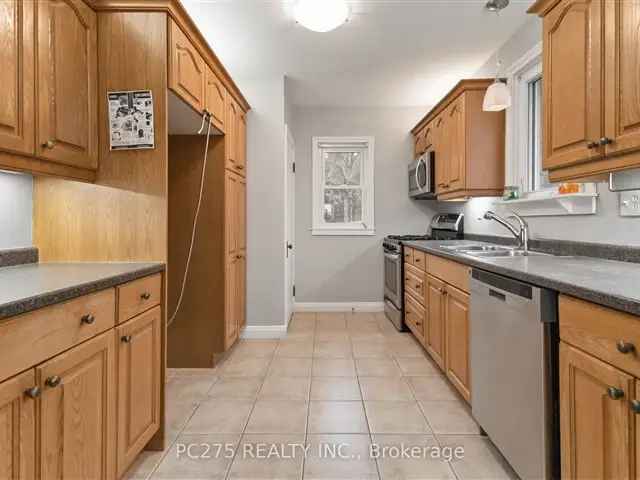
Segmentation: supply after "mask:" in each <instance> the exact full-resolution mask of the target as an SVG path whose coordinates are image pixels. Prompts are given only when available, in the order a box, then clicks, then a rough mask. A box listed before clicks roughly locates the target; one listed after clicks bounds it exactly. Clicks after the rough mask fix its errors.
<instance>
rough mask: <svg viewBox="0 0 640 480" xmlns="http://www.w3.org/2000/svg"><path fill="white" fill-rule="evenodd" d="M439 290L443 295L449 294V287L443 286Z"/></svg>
mask: <svg viewBox="0 0 640 480" xmlns="http://www.w3.org/2000/svg"><path fill="white" fill-rule="evenodd" d="M438 292H440V293H441V294H443V295H446V294H447V289H446V288H444V287H441V288H440V289H438Z"/></svg>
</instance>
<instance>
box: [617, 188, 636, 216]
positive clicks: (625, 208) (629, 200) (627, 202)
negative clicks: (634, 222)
mask: <svg viewBox="0 0 640 480" xmlns="http://www.w3.org/2000/svg"><path fill="white" fill-rule="evenodd" d="M620 216H621V217H640V190H631V191H629V192H620Z"/></svg>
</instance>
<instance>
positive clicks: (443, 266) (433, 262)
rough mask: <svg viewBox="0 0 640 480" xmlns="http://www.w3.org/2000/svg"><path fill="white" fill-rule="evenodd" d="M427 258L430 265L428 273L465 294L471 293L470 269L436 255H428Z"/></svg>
mask: <svg viewBox="0 0 640 480" xmlns="http://www.w3.org/2000/svg"><path fill="white" fill-rule="evenodd" d="M426 257H427V258H426V261H427V263H428V268H427V270H426V271H427V273H429V274H431V275H433V276H434V277H437V278H439V279H440V280H444V281H445V282H447V283H448V284H450V285H453V286H454V287H456V288H459V289H460V290H462V291H463V292H466V293H469V274H470V273H471V268H470V267H468V266H466V265H462V264H461V263H457V262H452V261H451V260H447V259H446V258H441V257H437V256H435V255H427V256H426Z"/></svg>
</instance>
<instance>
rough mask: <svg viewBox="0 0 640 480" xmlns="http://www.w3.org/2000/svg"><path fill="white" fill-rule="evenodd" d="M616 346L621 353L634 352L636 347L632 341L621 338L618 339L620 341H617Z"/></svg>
mask: <svg viewBox="0 0 640 480" xmlns="http://www.w3.org/2000/svg"><path fill="white" fill-rule="evenodd" d="M616 348H617V349H618V351H619V352H620V353H624V354H627V353H631V352H633V351H634V350H635V349H636V346H635V345H634V344H633V343H631V342H625V341H624V340H620V341H618V343H616Z"/></svg>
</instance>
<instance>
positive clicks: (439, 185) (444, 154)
mask: <svg viewBox="0 0 640 480" xmlns="http://www.w3.org/2000/svg"><path fill="white" fill-rule="evenodd" d="M446 127H447V118H446V112H443V113H441V114H440V116H438V117H437V118H436V119H435V120H434V130H433V145H434V148H435V153H436V193H437V194H441V193H445V192H446V191H447V179H448V176H449V173H448V169H449V143H448V137H447V128H446Z"/></svg>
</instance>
